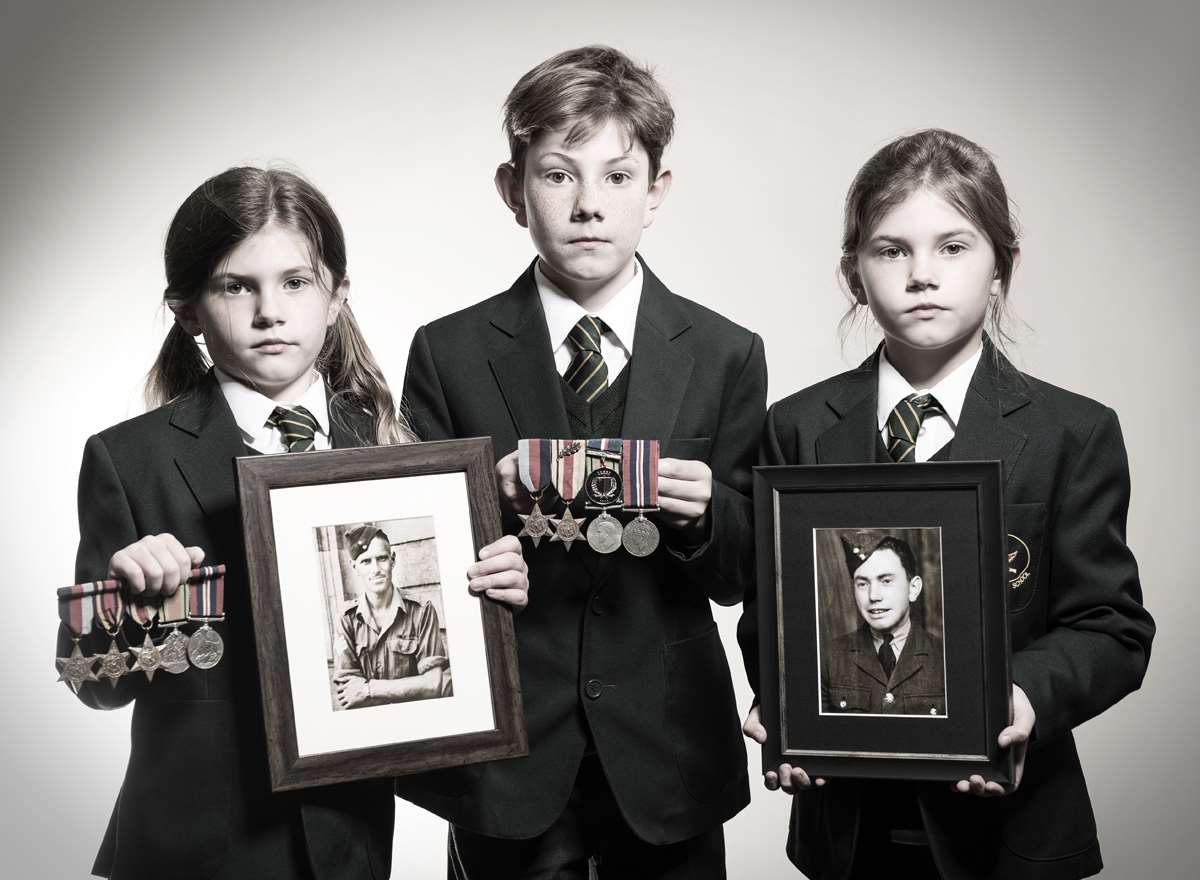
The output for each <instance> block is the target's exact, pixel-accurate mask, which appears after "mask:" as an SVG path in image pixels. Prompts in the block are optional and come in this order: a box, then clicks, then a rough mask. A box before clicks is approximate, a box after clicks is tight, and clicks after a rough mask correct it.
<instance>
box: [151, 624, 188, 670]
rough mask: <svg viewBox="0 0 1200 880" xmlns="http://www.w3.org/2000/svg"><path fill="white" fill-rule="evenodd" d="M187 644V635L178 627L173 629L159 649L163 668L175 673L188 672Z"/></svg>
mask: <svg viewBox="0 0 1200 880" xmlns="http://www.w3.org/2000/svg"><path fill="white" fill-rule="evenodd" d="M187 646H188V638H187V636H185V635H184V634H183V633H181V632H180V631H179V630H178V629H173V630H171V631H170V632H169V633H168V634H167V637H166V638H165V639H163V643H162V646H161V647H159V649H158V656H159V663H160V665H161V666H162V668H163V669H165V670H167V672H170V673H172V674H174V675H178V674H179V673H181V672H187V668H188V659H187Z"/></svg>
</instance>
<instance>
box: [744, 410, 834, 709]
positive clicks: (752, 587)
mask: <svg viewBox="0 0 1200 880" xmlns="http://www.w3.org/2000/svg"><path fill="white" fill-rule="evenodd" d="M758 463H759V464H762V465H777V464H788V463H789V462H787V461H785V460H784V456H783V451H782V449H781V446H780V443H779V436H778V431H777V429H776V426H775V407H774V406H772V407H771V408H770V409H769V410H767V419H766V424H765V425H764V426H763V431H762V443H761V444H760V446H759V453H758ZM753 549H754V548H753V547H751V552H753ZM758 637H759V633H758V582H757V578H756V577H755V572H754V571H753V570H752V571H751V574H750V577H749V578H747V580H746V592H745V596H744V597H743V599H742V616H741V618H740V619H739V620H738V625H737V640H738V645H739V647H740V648H741V649H742V662H743V664H745V667H746V678H747V679H748V680H749V682H750V689H751V690H752V691H753V692H754V702H755V703H758V682H759V675H760V673H761V669H760V668H759V667H760V665H761V664H760V663H759V659H758ZM822 681H824V679H822Z"/></svg>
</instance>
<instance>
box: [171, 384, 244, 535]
mask: <svg viewBox="0 0 1200 880" xmlns="http://www.w3.org/2000/svg"><path fill="white" fill-rule="evenodd" d="M171 425H172V427H174V428H176V429H177V430H179V431H181V432H182V433H184V434H186V435H188V436H189V437H190V438H191V442H185V443H184V444H182V445H181V451H180V453H179V454H178V455H176V456H175V465H176V466H177V467H178V468H179V471H180V473H181V474H182V475H183V479H184V481H185V482H186V483H187V485H188V488H189V489H191V492H192V495H193V497H194V498H195V499H196V503H198V504H199V505H200V507H201V509H202V510H203V511H204V513H205V514H206V515H207V516H209V517H215V516H218V515H220V514H221V513H224V512H227V511H229V510H230V509H234V508H236V506H237V492H236V489H235V486H234V475H233V459H234V458H236V457H237V456H239V455H245V454H246V447H245V444H244V443H243V442H242V434H241V431H240V430H239V428H238V426H237V422H236V421H234V418H233V412H232V411H231V410H230V409H229V404H228V403H226V402H225V396H224V395H223V394H221V389H220V387H219V386H218V385H217V381H216V379H215V378H213V375H212V374H211V373H209V375H208V377H207V378H206V379H205V380H204V381H203V382H202V383H201V384H200V385H199V386H198V387H197V388H196V389H195V390H194V391H192V392H190V393H188V394H187V395H185V396H184V397H182V398H181V399H179V400H178V401H177V402H176V403H175V409H174V412H172V413H171Z"/></svg>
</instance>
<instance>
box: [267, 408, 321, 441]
mask: <svg viewBox="0 0 1200 880" xmlns="http://www.w3.org/2000/svg"><path fill="white" fill-rule="evenodd" d="M267 424H268V425H270V426H271V427H272V428H278V429H279V433H281V434H282V435H283V443H284V445H285V446H287V451H288V452H308V451H309V450H310V449H312V448H313V445H314V444H315V443H316V436H317V420H316V418H315V417H314V416H313V414H312V413H310V412H309V411H308V410H306V409H305V408H304V407H302V406H277V407H275V410H274V412H272V413H271V416H270V418H268V419H267Z"/></svg>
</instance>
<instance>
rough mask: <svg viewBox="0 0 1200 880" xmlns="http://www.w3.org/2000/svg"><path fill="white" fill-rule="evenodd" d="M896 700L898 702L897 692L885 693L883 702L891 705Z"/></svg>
mask: <svg viewBox="0 0 1200 880" xmlns="http://www.w3.org/2000/svg"><path fill="white" fill-rule="evenodd" d="M894 702H896V695H895V694H884V695H883V704H884V705H885V706H890V705H892V703H894Z"/></svg>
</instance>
